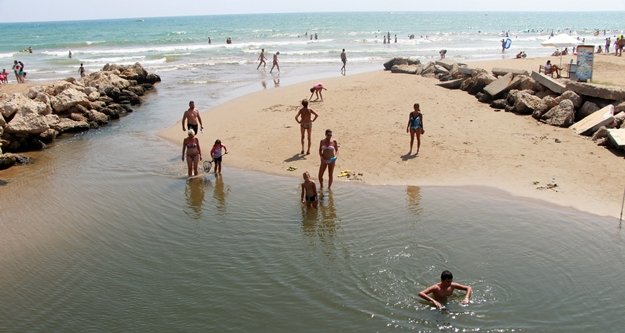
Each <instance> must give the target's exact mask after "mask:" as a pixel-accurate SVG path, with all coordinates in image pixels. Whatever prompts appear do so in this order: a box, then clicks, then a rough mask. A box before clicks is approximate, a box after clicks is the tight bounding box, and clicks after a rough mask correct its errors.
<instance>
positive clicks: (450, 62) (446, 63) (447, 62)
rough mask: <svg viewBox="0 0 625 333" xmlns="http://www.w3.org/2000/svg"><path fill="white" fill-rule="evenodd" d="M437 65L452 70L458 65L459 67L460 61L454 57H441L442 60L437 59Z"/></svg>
mask: <svg viewBox="0 0 625 333" xmlns="http://www.w3.org/2000/svg"><path fill="white" fill-rule="evenodd" d="M435 63H436V65H438V66H441V67H443V68H445V69H446V70H448V71H451V69H452V68H453V67H454V66H456V67H458V63H457V62H456V61H454V60H452V59H441V60H436V61H435Z"/></svg>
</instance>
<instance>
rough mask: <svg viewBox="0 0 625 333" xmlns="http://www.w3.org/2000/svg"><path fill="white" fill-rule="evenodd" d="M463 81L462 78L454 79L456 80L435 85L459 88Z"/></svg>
mask: <svg viewBox="0 0 625 333" xmlns="http://www.w3.org/2000/svg"><path fill="white" fill-rule="evenodd" d="M463 81H464V79H456V80H450V81H445V82H440V83H437V84H436V85H437V86H440V87H443V88H447V89H460V86H461V85H462V82H463Z"/></svg>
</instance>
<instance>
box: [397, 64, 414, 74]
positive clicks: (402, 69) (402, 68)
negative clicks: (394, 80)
mask: <svg viewBox="0 0 625 333" xmlns="http://www.w3.org/2000/svg"><path fill="white" fill-rule="evenodd" d="M420 69H421V68H420V66H419V65H395V66H393V67H391V73H400V74H417V71H419V72H420Z"/></svg>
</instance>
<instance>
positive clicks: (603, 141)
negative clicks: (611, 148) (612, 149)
mask: <svg viewBox="0 0 625 333" xmlns="http://www.w3.org/2000/svg"><path fill="white" fill-rule="evenodd" d="M595 142H596V143H597V146H602V147H607V146H608V144H609V143H610V140H609V139H608V138H607V137H606V138H598V139H597V140H595Z"/></svg>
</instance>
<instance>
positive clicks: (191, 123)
mask: <svg viewBox="0 0 625 333" xmlns="http://www.w3.org/2000/svg"><path fill="white" fill-rule="evenodd" d="M185 120H186V122H187V127H188V128H189V129H192V130H193V131H194V132H195V133H196V134H197V133H198V123H199V129H200V130H204V126H203V125H202V117H200V112H199V111H198V110H197V109H196V108H195V103H194V102H193V101H190V102H189V109H188V110H187V111H185V112H184V115H183V116H182V130H183V131H186V130H187V128H186V127H185V126H184V122H185Z"/></svg>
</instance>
